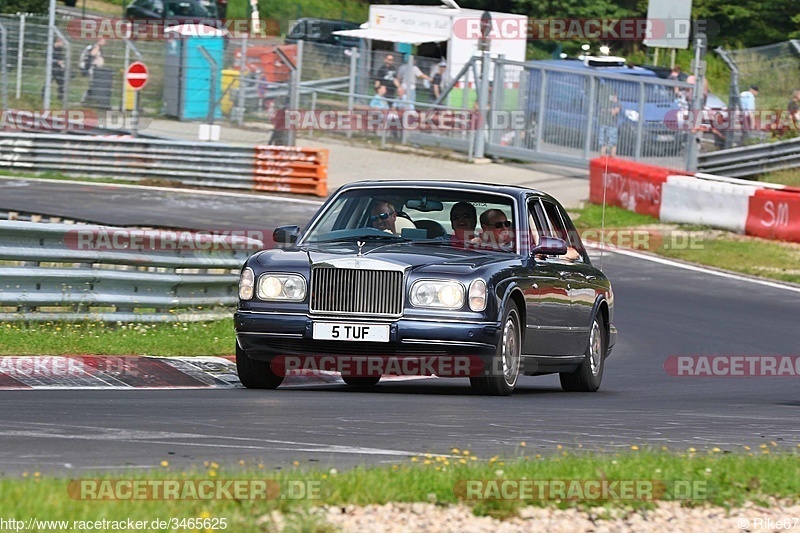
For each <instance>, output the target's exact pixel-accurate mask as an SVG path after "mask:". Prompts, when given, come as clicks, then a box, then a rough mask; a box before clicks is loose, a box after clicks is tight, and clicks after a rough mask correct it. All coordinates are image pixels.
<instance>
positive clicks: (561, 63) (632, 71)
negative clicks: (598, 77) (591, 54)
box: [528, 59, 658, 78]
mask: <svg viewBox="0 0 800 533" xmlns="http://www.w3.org/2000/svg"><path fill="white" fill-rule="evenodd" d="M528 63H540V64H544V65H552V66H554V67H567V68H574V69H575V70H591V71H593V72H608V73H609V74H626V75H630V76H645V77H648V78H657V77H658V75H657V74H656V73H655V72H653V71H652V70H649V69H646V68H642V67H636V66H633V67H587V66H586V65H584V64H583V61H579V60H577V59H541V60H537V61H529V62H528Z"/></svg>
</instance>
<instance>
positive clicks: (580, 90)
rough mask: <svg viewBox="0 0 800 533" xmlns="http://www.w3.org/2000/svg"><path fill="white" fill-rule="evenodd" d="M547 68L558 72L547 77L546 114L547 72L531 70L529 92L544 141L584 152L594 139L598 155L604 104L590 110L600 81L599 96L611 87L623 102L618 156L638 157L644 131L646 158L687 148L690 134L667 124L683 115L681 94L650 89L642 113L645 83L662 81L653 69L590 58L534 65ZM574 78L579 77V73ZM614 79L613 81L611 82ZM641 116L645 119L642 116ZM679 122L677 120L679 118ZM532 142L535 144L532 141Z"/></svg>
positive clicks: (649, 86)
mask: <svg viewBox="0 0 800 533" xmlns="http://www.w3.org/2000/svg"><path fill="white" fill-rule="evenodd" d="M531 63H532V64H534V65H541V66H542V67H545V68H546V67H556V68H557V69H558V70H548V71H547V75H546V80H547V81H546V84H547V85H546V87H545V99H544V102H543V104H544V108H543V109H541V110H540V109H539V106H540V105H541V103H542V102H541V98H540V94H539V93H540V91H541V78H542V76H541V72H542V71H540V70H536V69H532V70H530V75H529V77H528V86H527V101H528V104H527V105H528V109H529V112H530V115H531V116H533V117H542V116H544V120H543V128H544V129H543V130H542V136H543V137H542V138H543V139H544V141H545V142H549V143H553V144H557V145H562V146H570V147H574V148H582V147H583V146H584V145H585V143H586V134H587V133H590V134H591V135H592V138H591V143H590V147H591V149H592V150H598V149H599V148H600V146H599V142H598V141H599V137H600V136H599V129H600V126H599V121H598V114H599V111H600V102H599V101H598V99H597V96H595V101H594V102H593V103H592V104H593V105H591V106H590V101H589V100H590V96H591V94H590V90H591V89H590V81H589V79H590V78H591V77H594V78H595V80H596V84H595V95H597V94H599V93H600V91H601V89H602V88H603V87H604V86H610V87H611V88H612V89H613V92H614V93H615V94H616V95H617V96H618V98H619V104H620V112H619V114H618V115H617V127H618V143H617V147H618V153H619V154H620V155H633V154H634V153H635V149H636V146H635V145H636V138H637V131H638V129H639V124H640V121H641V122H643V126H642V154H643V155H677V154H678V153H679V152H680V150H681V149H682V147H683V146H684V145H685V143H686V141H687V138H688V136H687V135H686V134H685V132H681V131H676V128H675V127H674V126H673V127H672V128H670V127H669V126H668V124H667V121H668V120H669V118H670V117H674V116H675V115H676V114H677V112H678V111H679V110H680V107H679V103H678V102H677V100H676V97H675V92H674V90H673V89H672V88H671V87H667V86H664V85H660V84H652V83H646V84H645V85H644V88H645V93H644V106H643V108H641V109H640V106H639V100H640V83H639V81H638V80H640V79H648V80H656V79H658V78H659V76H658V75H657V74H656V73H655V72H653V71H652V70H650V69H646V68H641V67H636V66H629V65H626V62H625V59H624V58H615V57H600V58H593V57H587V58H584V59H583V60H577V59H564V60H542V61H533V62H531ZM573 72H574V73H573ZM606 75H608V77H606ZM590 108H592V109H593V110H594V111H593V128H592V130H591V131H589V130H587V117H588V113H589V109H590ZM640 112H643V113H642V116H639V114H640ZM673 120H674V118H673ZM530 138H531V140H532V139H533V137H532V136H530Z"/></svg>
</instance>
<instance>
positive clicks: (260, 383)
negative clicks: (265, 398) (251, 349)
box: [236, 344, 283, 389]
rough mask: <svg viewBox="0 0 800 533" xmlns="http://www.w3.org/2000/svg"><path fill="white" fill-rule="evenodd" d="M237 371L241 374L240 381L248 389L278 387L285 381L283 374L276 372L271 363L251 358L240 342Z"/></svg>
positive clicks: (237, 352)
mask: <svg viewBox="0 0 800 533" xmlns="http://www.w3.org/2000/svg"><path fill="white" fill-rule="evenodd" d="M236 373H237V374H239V381H241V382H242V385H244V386H245V387H247V388H248V389H277V388H278V387H279V386H280V384H281V383H283V376H279V375H277V374H275V372H273V371H272V368H271V367H270V364H269V363H267V362H266V361H257V360H255V359H250V358H249V357H247V352H245V351H244V350H242V349H241V348H240V347H239V345H238V344H237V345H236Z"/></svg>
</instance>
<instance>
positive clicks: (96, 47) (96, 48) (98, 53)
mask: <svg viewBox="0 0 800 533" xmlns="http://www.w3.org/2000/svg"><path fill="white" fill-rule="evenodd" d="M105 45H106V40H105V39H104V38H101V39H99V40H98V41H97V42H96V43H94V44H93V45H89V46H87V47H86V48H85V49H84V51H83V52H82V53H81V58H80V60H81V64H80V69H81V71H82V72H84V73H85V75H87V76H89V88H88V89H86V93H84V95H83V99H81V103H85V102H88V101H90V100H92V99H93V98H94V97H95V92H96V91H97V89H98V87H97V86H96V84H95V73H96V71H97V69H101V68H103V66H104V65H105V64H106V60H105V58H104V57H103V46H105Z"/></svg>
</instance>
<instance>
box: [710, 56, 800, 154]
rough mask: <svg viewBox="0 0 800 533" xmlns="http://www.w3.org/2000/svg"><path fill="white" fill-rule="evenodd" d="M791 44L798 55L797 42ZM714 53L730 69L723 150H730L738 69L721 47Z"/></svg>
mask: <svg viewBox="0 0 800 533" xmlns="http://www.w3.org/2000/svg"><path fill="white" fill-rule="evenodd" d="M792 44H793V45H795V47H796V48H797V52H798V53H799V54H800V45H798V44H797V41H792ZM714 51H715V52H716V53H717V54H718V55H719V57H721V58H722V60H723V61H724V62H725V64H726V65H728V68H729V69H731V81H730V94H729V98H728V126H729V127H728V128H727V130H726V132H725V148H730V147H731V146H732V145H733V134H734V128H732V127H730V125H731V124H733V117H734V116H735V113H736V110H737V109H739V67H737V66H736V62H735V61H734V60H733V58H732V57H731V56H730V54H728V52H727V51H726V50H725V49H724V48H722V47H721V46H720V47H718V48H717V49H716V50H714Z"/></svg>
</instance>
